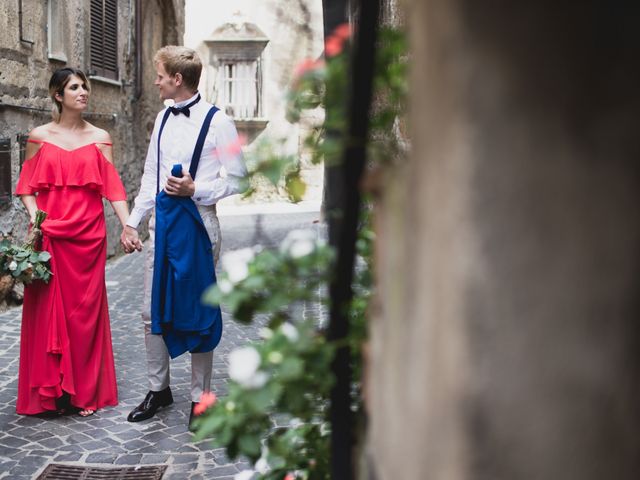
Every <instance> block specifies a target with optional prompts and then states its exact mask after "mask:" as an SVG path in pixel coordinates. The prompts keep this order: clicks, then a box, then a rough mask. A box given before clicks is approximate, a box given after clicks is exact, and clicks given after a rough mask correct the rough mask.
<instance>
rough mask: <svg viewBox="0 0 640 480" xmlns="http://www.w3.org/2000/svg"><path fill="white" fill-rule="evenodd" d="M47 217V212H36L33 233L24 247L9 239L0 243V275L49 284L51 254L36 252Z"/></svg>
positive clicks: (27, 281) (22, 280)
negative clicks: (41, 229) (41, 228)
mask: <svg viewBox="0 0 640 480" xmlns="http://www.w3.org/2000/svg"><path fill="white" fill-rule="evenodd" d="M46 217H47V214H46V212H43V211H42V210H38V211H36V218H35V221H34V223H33V227H32V229H31V233H30V234H29V237H28V238H27V241H26V242H25V243H24V244H23V245H16V244H13V243H12V242H11V241H10V240H8V239H3V240H2V241H0V274H2V275H11V276H12V277H13V278H14V279H15V280H17V281H19V282H23V283H31V282H32V281H34V280H42V281H43V282H45V283H47V282H49V280H50V279H51V276H52V275H53V273H52V272H51V266H50V260H51V254H50V253H49V252H41V251H38V250H36V245H37V244H38V240H39V239H40V236H41V231H40V227H41V226H42V222H43V221H44V219H45V218H46Z"/></svg>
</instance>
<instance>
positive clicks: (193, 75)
mask: <svg viewBox="0 0 640 480" xmlns="http://www.w3.org/2000/svg"><path fill="white" fill-rule="evenodd" d="M153 63H155V64H156V65H157V64H159V63H161V64H162V66H163V67H164V69H165V70H166V71H167V73H168V74H169V75H171V76H172V77H174V76H175V75H176V73H180V74H181V75H182V81H183V82H184V86H185V87H186V88H188V89H189V90H192V91H196V90H197V89H198V83H200V74H201V73H202V61H201V60H200V57H199V56H198V54H197V53H196V51H195V50H192V49H190V48H187V47H181V46H178V45H167V46H166V47H162V48H161V49H160V50H158V51H157V52H156V54H155V55H154V57H153Z"/></svg>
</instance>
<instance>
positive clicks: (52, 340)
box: [16, 68, 139, 416]
mask: <svg viewBox="0 0 640 480" xmlns="http://www.w3.org/2000/svg"><path fill="white" fill-rule="evenodd" d="M49 92H50V94H51V98H52V100H53V102H54V104H55V107H56V109H57V115H56V119H55V120H54V121H53V122H50V123H47V124H46V125H42V126H40V127H37V128H35V129H34V130H33V131H32V132H31V133H30V135H29V139H28V144H27V158H28V160H27V161H26V162H25V164H24V166H23V168H22V172H21V173H20V178H19V180H18V184H17V186H16V194H17V195H20V196H21V200H22V203H23V204H24V206H25V207H26V209H27V211H28V212H29V216H30V217H31V220H32V222H33V220H34V218H35V213H36V210H37V209H40V210H44V211H45V212H46V213H47V218H46V220H45V221H44V222H43V224H42V228H41V230H42V250H46V251H48V252H49V253H51V256H52V258H51V270H52V272H53V277H52V278H51V280H50V281H49V283H48V284H45V283H43V282H40V281H36V282H34V283H32V284H30V285H27V286H26V288H25V293H24V305H23V311H22V333H21V338H20V370H19V377H18V401H17V407H16V411H17V412H18V413H19V414H27V415H31V414H37V413H42V412H46V411H54V412H55V411H58V412H60V411H64V410H67V409H70V408H73V409H77V410H78V413H79V414H80V415H81V416H89V415H92V414H93V413H94V412H95V411H96V410H97V409H99V408H102V407H105V406H110V405H117V403H118V392H117V387H116V376H115V369H114V363H113V349H112V346H111V329H110V326H109V311H108V307H107V292H106V287H105V262H106V247H107V240H106V227H105V219H104V210H103V204H102V198H103V197H105V198H107V199H108V200H109V201H110V202H111V205H112V206H113V209H114V211H115V213H116V215H117V216H118V219H119V220H120V223H122V225H123V226H124V225H125V224H126V221H127V217H128V216H129V212H128V208H127V204H126V194H125V190H124V187H123V185H122V182H121V181H120V177H119V176H118V173H117V172H116V169H115V168H114V166H113V164H112V158H111V156H112V149H111V137H110V136H109V134H108V133H107V132H106V131H104V130H102V129H99V128H97V127H95V126H93V125H91V124H90V123H88V122H86V121H85V120H84V119H83V118H82V112H83V111H84V110H85V109H86V108H87V101H88V98H89V82H88V81H87V78H86V76H85V74H84V73H82V72H81V71H79V70H76V69H71V68H63V69H60V70H57V71H56V72H55V73H54V74H53V76H52V77H51V80H50V82H49ZM123 247H124V248H125V251H128V252H129V251H132V249H133V248H139V245H131V244H123Z"/></svg>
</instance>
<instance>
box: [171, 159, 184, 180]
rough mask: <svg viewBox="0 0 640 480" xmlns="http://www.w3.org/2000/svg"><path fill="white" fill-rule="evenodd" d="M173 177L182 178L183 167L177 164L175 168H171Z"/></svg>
mask: <svg viewBox="0 0 640 480" xmlns="http://www.w3.org/2000/svg"><path fill="white" fill-rule="evenodd" d="M171 176H172V177H178V178H181V177H182V165H180V164H179V163H176V164H175V165H174V166H173V167H171Z"/></svg>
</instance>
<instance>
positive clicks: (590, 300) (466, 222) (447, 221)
mask: <svg viewBox="0 0 640 480" xmlns="http://www.w3.org/2000/svg"><path fill="white" fill-rule="evenodd" d="M402 3H403V7H402V8H403V9H404V10H405V11H404V15H405V18H406V19H407V22H408V25H409V27H410V37H411V49H412V52H411V100H410V109H411V112H410V125H411V141H412V152H411V155H410V158H409V159H408V160H407V161H406V162H404V163H399V164H396V165H394V166H393V168H392V169H389V170H388V172H387V177H386V178H385V182H384V186H385V189H384V192H383V194H382V198H381V199H380V202H379V204H378V206H377V214H376V221H377V226H376V230H377V232H378V242H377V254H376V270H377V282H378V289H377V299H376V305H375V315H374V317H375V318H374V320H373V322H372V326H371V354H370V355H371V363H370V365H369V369H368V370H369V372H370V378H369V383H368V385H369V386H368V392H369V398H368V408H369V412H370V423H369V426H370V430H369V441H370V443H369V445H370V452H369V458H370V462H371V464H372V465H373V466H374V470H375V475H373V476H372V477H370V478H377V479H381V480H386V479H395V478H402V479H430V480H472V479H474V480H475V479H478V480H485V479H486V480H488V479H492V480H512V479H519V480H539V479H560V478H561V479H564V480H596V479H603V478H615V479H625V480H626V479H629V480H630V479H634V478H637V476H638V471H640V435H639V434H638V431H637V428H635V426H636V425H638V423H639V421H640V418H639V417H640V413H639V412H640V410H639V409H638V403H639V402H640V382H638V378H640V348H639V347H640V345H639V339H640V335H639V332H640V327H639V323H638V318H639V315H640V303H639V302H638V298H640V296H639V295H638V293H639V277H638V267H639V265H640V249H639V248H638V245H640V217H639V216H638V215H637V211H636V208H637V206H638V205H640V189H639V188H638V185H640V162H638V158H639V154H640V136H638V135H637V119H638V116H639V115H640V96H639V95H638V93H637V92H638V84H640V71H639V67H638V62H637V58H638V51H640V35H639V33H638V29H637V25H636V22H635V20H634V19H637V18H638V15H639V14H640V12H639V8H638V6H637V5H636V4H633V3H631V2H628V3H624V4H623V3H618V4H616V6H615V7H613V5H612V4H607V5H604V4H602V3H601V2H596V1H587V2H581V3H580V5H579V6H578V5H576V4H573V5H568V4H562V5H561V4H559V3H558V2H552V1H547V0H536V1H526V2H516V3H510V4H509V3H505V2H500V1H494V0H489V1H484V2H477V1H475V0H456V1H449V0H434V1H428V2H425V1H423V0H405V1H404V2H402Z"/></svg>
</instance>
